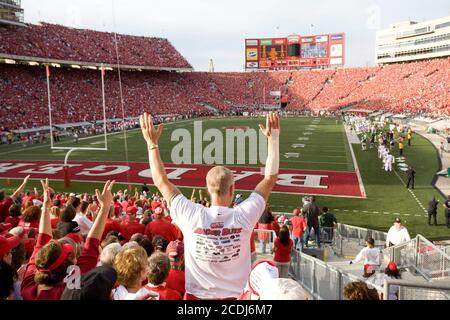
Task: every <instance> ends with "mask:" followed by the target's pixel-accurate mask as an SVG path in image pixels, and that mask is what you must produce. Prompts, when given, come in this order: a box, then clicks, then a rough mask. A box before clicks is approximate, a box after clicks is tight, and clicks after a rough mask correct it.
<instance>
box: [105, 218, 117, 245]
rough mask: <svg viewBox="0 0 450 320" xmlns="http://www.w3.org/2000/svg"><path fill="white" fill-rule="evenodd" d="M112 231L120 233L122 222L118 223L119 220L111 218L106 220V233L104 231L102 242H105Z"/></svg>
mask: <svg viewBox="0 0 450 320" xmlns="http://www.w3.org/2000/svg"><path fill="white" fill-rule="evenodd" d="M110 231H118V232H120V222H119V221H117V220H113V219H110V218H108V219H106V223H105V231H103V235H102V241H103V239H105V238H106V235H107V234H108V233H109V232H110Z"/></svg>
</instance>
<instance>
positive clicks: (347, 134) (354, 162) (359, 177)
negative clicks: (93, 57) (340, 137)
mask: <svg viewBox="0 0 450 320" xmlns="http://www.w3.org/2000/svg"><path fill="white" fill-rule="evenodd" d="M344 130H345V134H346V137H347V142H348V146H349V148H350V153H351V155H352V160H353V166H354V168H355V172H356V176H357V177H358V183H359V190H361V194H362V196H363V198H367V195H366V190H365V189H364V184H363V181H362V178H361V174H360V172H359V168H358V163H357V162H356V157H355V153H354V152H353V147H352V144H351V143H350V137H349V132H348V131H347V129H346V128H345V127H344Z"/></svg>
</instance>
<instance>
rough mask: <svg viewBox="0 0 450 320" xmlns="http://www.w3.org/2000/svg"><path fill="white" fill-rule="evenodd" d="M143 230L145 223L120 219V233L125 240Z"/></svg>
mask: <svg viewBox="0 0 450 320" xmlns="http://www.w3.org/2000/svg"><path fill="white" fill-rule="evenodd" d="M144 232H145V225H143V224H140V223H139V222H136V221H131V222H130V221H128V220H125V221H122V223H121V224H120V233H121V234H122V236H123V237H124V238H125V241H130V238H131V236H132V235H133V234H135V233H142V234H144Z"/></svg>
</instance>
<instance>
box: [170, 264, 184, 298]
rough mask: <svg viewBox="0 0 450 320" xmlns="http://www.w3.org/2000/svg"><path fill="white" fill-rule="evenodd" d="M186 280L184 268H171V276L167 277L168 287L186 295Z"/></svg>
mask: <svg viewBox="0 0 450 320" xmlns="http://www.w3.org/2000/svg"><path fill="white" fill-rule="evenodd" d="M185 284H186V280H185V274H184V271H183V270H175V269H170V271H169V276H168V277H167V279H166V286H167V288H170V289H173V290H175V291H177V292H179V293H180V294H181V296H184V293H185V292H186V285H185Z"/></svg>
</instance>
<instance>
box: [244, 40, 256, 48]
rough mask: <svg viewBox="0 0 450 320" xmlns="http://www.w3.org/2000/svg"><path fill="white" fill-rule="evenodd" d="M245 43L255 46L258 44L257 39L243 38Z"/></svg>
mask: <svg viewBox="0 0 450 320" xmlns="http://www.w3.org/2000/svg"><path fill="white" fill-rule="evenodd" d="M245 44H246V45H247V46H257V45H258V40H256V39H247V40H245Z"/></svg>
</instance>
